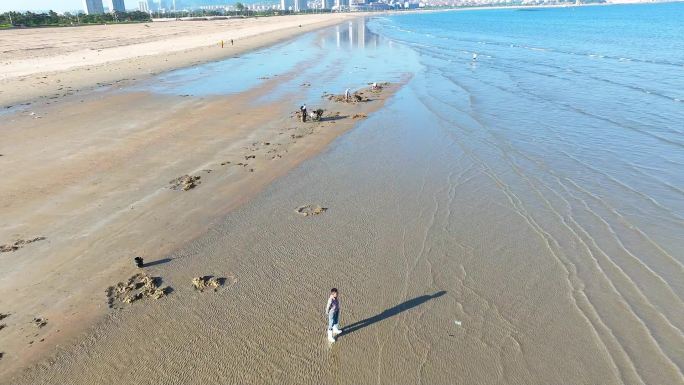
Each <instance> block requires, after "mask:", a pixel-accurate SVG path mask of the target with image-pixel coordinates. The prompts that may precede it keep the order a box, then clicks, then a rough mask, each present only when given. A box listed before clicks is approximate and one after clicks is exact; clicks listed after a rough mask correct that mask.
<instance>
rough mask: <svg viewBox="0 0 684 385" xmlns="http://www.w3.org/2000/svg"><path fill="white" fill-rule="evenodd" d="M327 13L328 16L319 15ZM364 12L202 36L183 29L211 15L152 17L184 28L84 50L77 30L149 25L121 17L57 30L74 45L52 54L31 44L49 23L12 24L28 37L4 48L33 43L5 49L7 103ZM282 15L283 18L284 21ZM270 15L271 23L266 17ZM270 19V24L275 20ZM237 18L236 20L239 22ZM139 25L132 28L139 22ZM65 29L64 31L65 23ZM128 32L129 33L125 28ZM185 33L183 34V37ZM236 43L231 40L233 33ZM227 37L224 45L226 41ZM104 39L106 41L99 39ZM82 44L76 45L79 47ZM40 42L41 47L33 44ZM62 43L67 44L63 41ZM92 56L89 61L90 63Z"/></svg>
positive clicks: (161, 68)
mask: <svg viewBox="0 0 684 385" xmlns="http://www.w3.org/2000/svg"><path fill="white" fill-rule="evenodd" d="M319 16H324V17H319ZM361 16H362V15H359V14H330V15H311V17H310V16H309V15H305V16H304V17H299V16H293V17H290V16H287V17H282V16H279V17H273V18H269V19H265V18H264V19H248V20H246V21H245V20H239V21H240V22H243V23H242V24H239V23H235V22H236V20H221V21H212V22H211V25H210V26H209V27H210V28H209V31H205V32H204V33H202V34H199V35H195V36H189V37H188V36H183V34H185V33H191V30H192V29H193V28H194V27H196V24H202V25H205V26H206V22H188V21H179V22H168V23H157V24H156V25H155V24H154V23H149V25H150V27H149V28H157V29H162V30H163V29H170V28H173V29H180V30H179V31H171V32H169V34H166V32H164V31H162V32H160V34H159V35H157V36H155V38H158V39H160V40H153V41H143V42H135V37H133V38H132V40H131V41H132V43H130V44H123V45H114V46H102V47H99V46H96V47H93V48H87V49H85V50H83V49H78V48H79V47H80V45H81V44H83V43H84V42H83V41H81V40H82V39H90V38H91V37H90V36H87V35H86V36H73V35H78V34H87V33H89V32H90V31H86V30H88V29H90V30H94V29H100V30H101V31H99V33H101V34H102V36H101V37H100V39H102V40H106V39H115V38H116V37H115V36H116V33H118V32H119V31H102V30H106V29H110V30H116V29H128V30H129V31H124V32H126V33H128V34H135V33H138V32H140V31H138V30H143V31H142V32H145V31H144V30H145V29H149V28H148V27H145V24H144V23H142V24H122V25H106V26H87V28H78V29H72V30H70V31H69V32H78V33H77V34H74V33H71V34H69V35H70V36H65V37H56V38H59V39H63V38H64V39H68V40H70V41H69V44H71V45H72V46H71V47H66V49H64V47H61V49H62V50H64V51H65V52H62V53H58V54H55V55H48V56H45V57H40V56H36V55H35V53H34V52H31V51H30V50H31V47H32V45H38V46H40V45H41V44H43V43H42V42H41V41H40V40H39V38H40V37H39V36H36V35H37V34H36V33H35V32H40V33H38V34H41V33H42V32H44V30H42V31H41V30H12V31H5V32H4V33H15V34H16V35H24V36H14V37H12V36H9V37H8V42H9V41H11V42H12V43H11V46H10V47H0V48H4V49H3V50H4V51H6V52H9V51H11V50H12V47H15V46H19V47H26V48H25V50H26V49H28V51H26V52H27V53H23V55H30V56H29V57H21V56H20V55H22V53H21V52H20V53H18V54H15V57H10V56H9V55H7V56H6V58H4V59H3V60H2V62H0V68H2V69H3V71H2V75H0V89H1V90H2V91H0V107H2V108H3V109H8V108H10V107H13V106H16V105H26V104H27V103H28V104H31V103H33V102H35V101H40V100H47V101H48V102H50V100H53V99H59V98H61V97H63V96H70V95H73V94H76V93H79V92H81V91H87V90H92V89H96V88H98V87H100V86H102V85H111V84H114V83H116V84H120V83H122V82H126V81H138V80H142V79H146V78H149V77H151V76H154V75H156V74H159V73H162V72H166V71H171V70H175V69H180V68H187V67H190V66H193V65H197V64H203V63H208V62H213V61H219V60H222V59H226V58H229V57H232V56H235V55H241V54H244V53H247V52H250V51H253V50H256V49H259V48H265V47H269V46H272V45H275V44H278V43H280V42H283V41H287V40H289V39H292V38H294V37H296V36H299V35H301V34H304V33H307V32H313V31H316V30H319V29H322V28H325V27H329V26H333V25H335V24H339V23H341V22H344V21H349V20H353V19H356V18H358V17H361ZM276 18H280V19H281V20H278V19H276ZM264 21H266V22H264ZM269 22H270V23H269ZM233 24H236V25H233ZM245 24H247V25H245ZM134 27H135V28H137V30H135V31H131V29H133V28H134ZM62 31H64V30H62ZM122 33H123V32H122ZM179 35H180V36H179ZM231 38H232V39H234V41H235V43H236V44H235V45H234V46H230V45H229V42H230V39H231ZM221 40H224V44H225V47H224V48H223V49H221V48H220V46H219V44H220V41H221ZM100 44H102V43H100ZM75 47H76V48H75ZM34 49H35V48H34ZM57 49H58V50H59V49H60V47H57ZM84 63H85V64H84Z"/></svg>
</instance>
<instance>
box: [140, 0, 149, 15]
mask: <svg viewBox="0 0 684 385" xmlns="http://www.w3.org/2000/svg"><path fill="white" fill-rule="evenodd" d="M138 11H140V12H147V13H150V4H149V3H148V2H147V0H140V1H138Z"/></svg>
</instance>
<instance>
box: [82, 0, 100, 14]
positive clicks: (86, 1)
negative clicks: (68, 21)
mask: <svg viewBox="0 0 684 385" xmlns="http://www.w3.org/2000/svg"><path fill="white" fill-rule="evenodd" d="M83 10H84V11H85V13H86V14H87V15H94V14H98V13H104V7H102V0H83Z"/></svg>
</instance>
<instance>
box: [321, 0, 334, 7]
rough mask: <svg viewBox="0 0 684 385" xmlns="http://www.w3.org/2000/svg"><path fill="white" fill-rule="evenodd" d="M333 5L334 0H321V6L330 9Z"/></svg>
mask: <svg viewBox="0 0 684 385" xmlns="http://www.w3.org/2000/svg"><path fill="white" fill-rule="evenodd" d="M332 7H333V1H332V0H321V8H323V9H330V8H332Z"/></svg>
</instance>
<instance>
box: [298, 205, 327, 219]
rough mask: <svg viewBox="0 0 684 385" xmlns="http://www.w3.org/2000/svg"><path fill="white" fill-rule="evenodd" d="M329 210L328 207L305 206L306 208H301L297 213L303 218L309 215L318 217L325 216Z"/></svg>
mask: <svg viewBox="0 0 684 385" xmlns="http://www.w3.org/2000/svg"><path fill="white" fill-rule="evenodd" d="M327 210H328V208H327V207H323V206H319V205H304V206H299V207H297V208H296V209H295V212H296V213H297V214H300V215H302V216H305V217H306V216H308V215H318V214H323V213H324V212H326V211H327Z"/></svg>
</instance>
